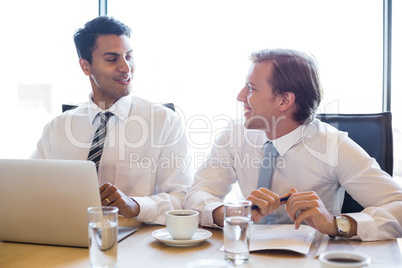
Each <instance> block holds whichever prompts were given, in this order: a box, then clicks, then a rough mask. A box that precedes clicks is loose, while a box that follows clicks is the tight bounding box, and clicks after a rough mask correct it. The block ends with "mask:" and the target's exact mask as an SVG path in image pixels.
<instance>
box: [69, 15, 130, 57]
mask: <svg viewBox="0 0 402 268" xmlns="http://www.w3.org/2000/svg"><path fill="white" fill-rule="evenodd" d="M109 34H115V35H117V36H121V35H125V36H127V37H131V29H130V27H128V26H127V25H125V24H123V23H122V22H120V21H118V20H116V19H114V18H112V17H108V16H99V17H97V18H95V19H93V20H91V21H88V22H87V23H85V25H84V28H80V29H78V30H77V31H76V32H75V34H74V43H75V47H76V49H77V53H78V57H79V58H83V59H85V60H87V61H88V62H89V63H90V64H91V63H92V52H93V50H94V49H95V46H96V40H97V38H98V36H100V35H109Z"/></svg>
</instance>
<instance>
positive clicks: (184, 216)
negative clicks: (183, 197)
mask: <svg viewBox="0 0 402 268" xmlns="http://www.w3.org/2000/svg"><path fill="white" fill-rule="evenodd" d="M166 229H167V231H168V232H169V234H170V235H171V236H172V237H173V239H175V240H190V239H191V237H192V236H193V235H194V233H195V232H196V231H197V230H198V212H197V211H195V210H189V209H188V210H170V211H167V212H166Z"/></svg>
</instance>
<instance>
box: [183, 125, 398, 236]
mask: <svg viewBox="0 0 402 268" xmlns="http://www.w3.org/2000/svg"><path fill="white" fill-rule="evenodd" d="M266 141H267V137H266V135H265V132H263V131H259V130H246V129H245V128H244V127H243V126H241V125H235V126H233V127H232V129H228V130H227V131H225V132H223V133H222V135H220V137H219V139H218V141H217V143H216V144H215V145H214V148H213V149H212V151H211V154H210V156H209V158H208V159H207V161H206V162H205V163H204V164H203V165H202V166H201V167H200V168H199V169H198V171H197V172H196V174H195V180H194V183H193V186H192V187H191V189H190V191H189V193H188V194H187V196H186V200H185V204H184V206H185V208H192V209H195V210H197V211H199V212H200V215H201V219H200V221H201V224H202V225H203V226H211V227H216V225H215V224H214V223H213V218H212V212H213V210H214V209H216V208H217V207H219V206H221V205H222V204H223V199H224V198H225V196H226V195H227V194H228V193H229V192H230V190H231V189H232V186H233V184H234V183H235V182H236V181H237V182H238V184H239V186H240V189H241V192H242V195H243V196H242V198H246V197H247V196H249V195H250V193H251V191H252V190H254V189H256V188H257V183H258V175H259V171H260V165H261V159H262V157H263V144H264V143H265V142H266ZM272 142H273V144H274V146H275V148H276V149H277V150H278V152H279V156H278V157H277V159H276V168H275V170H274V173H273V175H272V181H271V188H270V189H271V190H272V191H273V192H275V193H277V194H278V195H283V194H286V193H288V192H289V191H290V189H291V188H293V187H294V188H296V189H297V190H298V191H299V192H302V191H315V192H316V193H317V195H318V196H319V197H320V199H321V200H322V201H323V203H324V204H325V206H326V208H327V209H328V211H329V212H330V213H332V214H333V215H338V214H340V213H341V207H342V203H343V198H344V192H345V190H344V189H346V191H347V192H348V193H349V194H350V195H351V196H352V197H353V198H354V199H355V200H356V201H358V202H359V203H360V204H361V205H362V206H363V207H365V209H364V210H363V211H362V212H361V213H350V214H347V215H349V216H350V217H352V218H353V219H355V220H356V221H357V224H358V228H357V236H358V237H359V238H360V239H361V240H364V241H369V240H382V239H390V238H396V237H401V236H402V227H401V224H402V188H401V187H400V185H399V184H397V183H396V182H395V181H394V180H393V179H392V178H391V177H390V176H389V175H388V174H387V173H386V172H384V171H382V170H381V169H380V167H379V165H378V163H377V162H376V161H375V159H373V158H371V157H370V156H369V155H368V154H367V153H366V152H365V151H364V150H363V149H362V148H361V147H360V146H359V145H357V144H356V143H355V142H354V141H352V140H351V139H350V138H349V137H348V136H347V133H344V132H340V131H338V130H337V129H336V128H334V127H332V126H330V125H328V124H326V123H323V122H321V121H319V120H317V119H315V120H314V121H313V122H311V123H310V124H308V125H303V126H299V127H298V128H297V129H295V130H294V131H293V132H291V133H289V134H287V135H285V136H282V137H280V138H278V139H276V140H273V141H272ZM373 142H375V137H373ZM341 186H342V187H343V188H342V187H341ZM273 215H274V217H273V218H274V219H276V222H274V223H292V221H291V219H290V218H289V216H288V214H287V213H286V210H285V206H281V207H280V208H279V209H278V210H276V211H275V212H273Z"/></svg>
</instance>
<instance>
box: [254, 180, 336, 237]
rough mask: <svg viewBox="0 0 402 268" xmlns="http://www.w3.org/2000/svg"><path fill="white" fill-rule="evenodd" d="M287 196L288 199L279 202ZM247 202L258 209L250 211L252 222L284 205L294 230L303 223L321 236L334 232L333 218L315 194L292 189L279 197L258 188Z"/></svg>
mask: <svg viewBox="0 0 402 268" xmlns="http://www.w3.org/2000/svg"><path fill="white" fill-rule="evenodd" d="M288 196H290V197H289V199H287V200H285V201H280V199H281V198H284V197H288ZM247 200H249V201H251V202H252V203H253V206H256V207H258V208H257V209H253V211H252V215H251V218H252V220H253V221H254V222H259V221H260V219H261V218H262V217H265V216H267V215H268V214H271V213H272V212H273V211H275V210H277V209H278V208H279V207H280V206H281V205H286V212H287V213H288V215H289V217H290V218H291V219H292V221H293V222H294V223H295V228H296V229H298V228H299V227H300V224H301V223H302V222H303V221H304V222H305V223H306V224H307V225H309V226H311V227H313V228H315V229H317V230H318V231H319V232H321V233H323V234H333V233H334V231H335V230H336V227H335V222H334V216H333V215H332V214H331V213H330V212H329V211H328V210H327V209H326V207H325V206H324V204H323V202H322V201H321V199H320V198H319V197H318V195H317V194H316V193H315V192H298V191H297V190H296V189H295V188H292V189H291V190H290V192H289V193H286V194H284V195H282V196H279V195H278V194H276V193H274V192H272V191H270V190H268V189H266V188H259V189H256V190H254V191H252V192H251V194H250V195H249V196H248V197H247Z"/></svg>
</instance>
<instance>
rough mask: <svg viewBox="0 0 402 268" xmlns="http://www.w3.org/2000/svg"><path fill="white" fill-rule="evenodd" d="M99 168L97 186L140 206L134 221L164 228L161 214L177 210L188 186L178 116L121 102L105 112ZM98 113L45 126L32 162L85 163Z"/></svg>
mask: <svg viewBox="0 0 402 268" xmlns="http://www.w3.org/2000/svg"><path fill="white" fill-rule="evenodd" d="M108 110H109V111H110V112H112V113H113V114H114V115H113V116H111V118H110V119H109V121H108V123H107V137H106V141H105V145H104V149H103V154H102V158H101V161H100V164H99V170H98V178H99V185H102V184H103V183H105V182H110V183H112V184H114V185H116V186H117V187H118V188H119V189H120V190H121V191H122V192H123V193H125V194H126V195H127V196H130V197H132V198H133V199H134V200H135V201H136V202H137V203H138V204H139V205H140V213H139V215H138V217H137V219H138V220H139V221H142V222H147V223H156V224H165V212H166V211H167V210H170V209H181V208H182V203H183V199H184V197H185V195H186V193H187V191H188V188H189V186H190V185H191V183H192V167H191V165H189V164H188V159H190V157H189V155H188V148H187V143H186V139H185V133H184V128H183V126H182V123H181V121H180V119H179V116H178V115H177V114H176V113H175V112H174V111H172V110H171V109H169V108H166V107H165V106H163V105H155V104H151V103H150V102H148V101H146V100H143V99H140V98H138V97H133V96H126V97H123V98H120V99H119V100H118V101H117V102H116V103H115V104H113V106H112V107H110V109H108ZM100 111H101V110H100V109H99V107H98V106H97V105H95V104H94V103H93V102H92V101H90V102H89V103H85V104H82V105H80V106H79V107H78V108H76V109H73V110H70V111H67V112H65V113H63V114H61V115H60V116H58V117H56V118H55V119H53V120H52V121H51V122H50V123H48V124H47V125H46V126H45V128H44V131H43V135H42V137H41V139H40V140H39V142H38V145H37V150H36V151H35V152H34V153H33V155H32V156H31V158H42V159H77V160H86V159H87V157H88V152H89V148H90V147H91V144H92V139H93V136H94V133H95V131H96V129H97V128H98V127H99V124H100V122H99V116H98V113H99V112H100Z"/></svg>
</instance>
